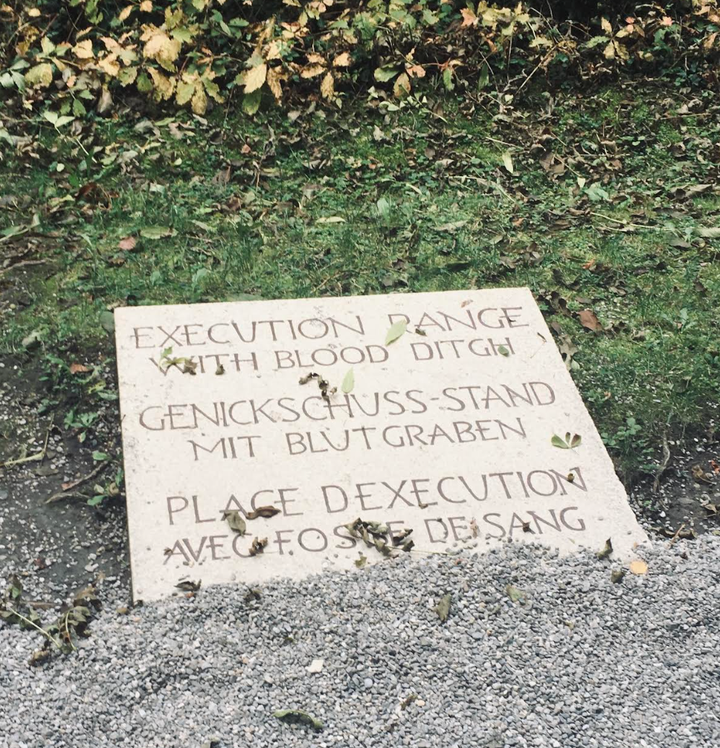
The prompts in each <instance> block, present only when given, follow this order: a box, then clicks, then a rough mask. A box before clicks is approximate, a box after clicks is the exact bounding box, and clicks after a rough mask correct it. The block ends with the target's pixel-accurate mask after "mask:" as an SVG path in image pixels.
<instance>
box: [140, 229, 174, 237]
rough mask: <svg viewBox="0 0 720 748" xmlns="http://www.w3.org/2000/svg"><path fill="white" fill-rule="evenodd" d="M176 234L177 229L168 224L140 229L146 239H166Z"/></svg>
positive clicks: (141, 234)
mask: <svg viewBox="0 0 720 748" xmlns="http://www.w3.org/2000/svg"><path fill="white" fill-rule="evenodd" d="M174 234H175V230H174V229H171V228H169V227H168V226H146V227H145V228H144V229H140V236H142V237H143V238H145V239H165V238H166V237H168V236H173V235H174Z"/></svg>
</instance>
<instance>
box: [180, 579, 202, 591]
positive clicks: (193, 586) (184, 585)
mask: <svg viewBox="0 0 720 748" xmlns="http://www.w3.org/2000/svg"><path fill="white" fill-rule="evenodd" d="M201 584H202V582H201V581H200V580H198V581H197V582H191V581H190V580H189V579H188V580H187V581H185V582H178V583H177V584H176V585H175V586H176V587H177V588H178V589H179V590H182V591H183V592H197V591H198V590H199V589H200V585H201Z"/></svg>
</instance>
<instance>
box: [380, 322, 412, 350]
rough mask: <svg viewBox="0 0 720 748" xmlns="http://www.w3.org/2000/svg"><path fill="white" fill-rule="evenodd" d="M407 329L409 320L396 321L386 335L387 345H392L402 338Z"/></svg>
mask: <svg viewBox="0 0 720 748" xmlns="http://www.w3.org/2000/svg"><path fill="white" fill-rule="evenodd" d="M406 330H407V322H406V321H405V320H401V321H400V322H396V323H395V324H394V325H392V326H391V327H390V329H389V330H388V331H387V335H386V336H385V345H390V343H394V342H395V341H396V340H397V339H398V338H401V337H402V336H403V335H404V334H405V331H406Z"/></svg>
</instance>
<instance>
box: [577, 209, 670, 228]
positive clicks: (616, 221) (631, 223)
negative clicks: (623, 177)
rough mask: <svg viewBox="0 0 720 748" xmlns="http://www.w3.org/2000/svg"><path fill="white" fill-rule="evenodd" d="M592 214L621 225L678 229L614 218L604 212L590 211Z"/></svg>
mask: <svg viewBox="0 0 720 748" xmlns="http://www.w3.org/2000/svg"><path fill="white" fill-rule="evenodd" d="M590 215H591V216H597V217H598V218H603V219H605V220H606V221H612V222H613V223H619V224H620V225H621V226H632V227H633V228H634V229H652V230H654V231H676V229H672V228H669V227H668V226H650V225H649V224H647V223H633V222H632V221H621V220H620V219H619V218H613V217H612V216H606V215H603V214H602V213H595V212H594V211H592V210H591V211H590Z"/></svg>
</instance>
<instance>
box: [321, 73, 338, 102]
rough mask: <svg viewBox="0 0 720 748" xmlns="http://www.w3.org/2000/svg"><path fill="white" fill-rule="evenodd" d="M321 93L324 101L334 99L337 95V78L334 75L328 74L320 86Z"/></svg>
mask: <svg viewBox="0 0 720 748" xmlns="http://www.w3.org/2000/svg"><path fill="white" fill-rule="evenodd" d="M320 93H321V94H322V96H323V98H324V99H330V98H332V96H333V94H334V93H335V78H333V74H332V73H326V74H325V77H324V78H323V79H322V83H321V84H320Z"/></svg>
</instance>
